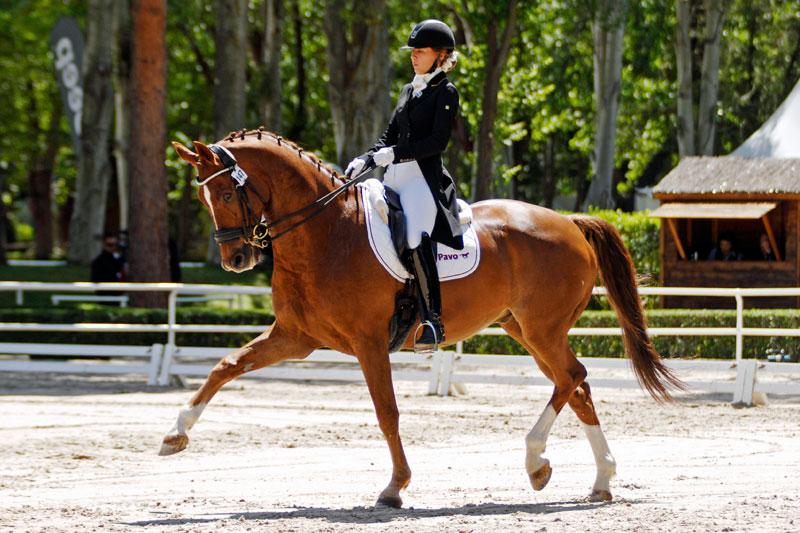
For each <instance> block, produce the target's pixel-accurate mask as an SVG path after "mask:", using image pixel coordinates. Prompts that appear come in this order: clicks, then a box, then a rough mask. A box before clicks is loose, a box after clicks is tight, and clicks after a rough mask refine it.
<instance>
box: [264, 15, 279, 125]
mask: <svg viewBox="0 0 800 533" xmlns="http://www.w3.org/2000/svg"><path fill="white" fill-rule="evenodd" d="M281 28H283V0H264V41H263V45H262V48H261V63H262V66H261V72H262V77H261V79H262V80H263V85H262V87H261V94H260V104H261V105H260V108H261V121H262V122H263V124H264V127H266V128H267V129H268V130H270V131H274V132H280V131H281V44H282V42H283V32H282V30H281Z"/></svg>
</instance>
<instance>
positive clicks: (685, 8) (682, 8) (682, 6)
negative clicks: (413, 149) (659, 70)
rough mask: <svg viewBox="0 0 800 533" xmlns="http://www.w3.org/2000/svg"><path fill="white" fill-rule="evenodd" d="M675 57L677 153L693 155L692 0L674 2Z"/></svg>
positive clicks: (681, 155)
mask: <svg viewBox="0 0 800 533" xmlns="http://www.w3.org/2000/svg"><path fill="white" fill-rule="evenodd" d="M675 10H676V14H677V21H678V23H677V26H676V28H675V57H676V66H677V70H678V153H679V154H680V157H681V158H684V157H686V156H690V155H694V154H695V141H694V107H693V106H694V100H693V96H692V40H691V36H690V30H691V27H692V0H676V1H675Z"/></svg>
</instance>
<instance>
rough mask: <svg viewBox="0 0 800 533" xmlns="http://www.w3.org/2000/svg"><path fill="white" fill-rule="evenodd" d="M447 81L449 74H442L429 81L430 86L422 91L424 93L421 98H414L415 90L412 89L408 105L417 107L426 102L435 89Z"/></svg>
mask: <svg viewBox="0 0 800 533" xmlns="http://www.w3.org/2000/svg"><path fill="white" fill-rule="evenodd" d="M446 81H447V74H446V73H444V72H440V73H439V74H437V75H436V76H434V77H433V78H431V79H430V80H429V81H428V85H427V86H426V87H425V88H424V89H422V93H421V94H420V95H419V96H416V97H414V96H413V90H414V89H413V88H412V89H411V91H412V92H409V95H408V100H407V102H406V103H407V104H411V105H417V104H418V103H420V102H421V101H423V100H425V98H427V97H428V96H430V94H431V93H432V92H433V89H435V88H436V87H438V86H440V85H441V84H442V83H445V82H446Z"/></svg>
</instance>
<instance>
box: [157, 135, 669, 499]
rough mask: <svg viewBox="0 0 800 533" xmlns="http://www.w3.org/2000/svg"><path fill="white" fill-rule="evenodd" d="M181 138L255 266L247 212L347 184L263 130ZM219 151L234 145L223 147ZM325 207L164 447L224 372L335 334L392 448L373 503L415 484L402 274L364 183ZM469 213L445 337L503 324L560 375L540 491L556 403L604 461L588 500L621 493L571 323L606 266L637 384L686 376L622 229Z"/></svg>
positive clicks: (530, 458)
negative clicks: (473, 244)
mask: <svg viewBox="0 0 800 533" xmlns="http://www.w3.org/2000/svg"><path fill="white" fill-rule="evenodd" d="M173 145H174V147H175V149H176V150H177V152H178V154H179V155H180V157H181V158H182V159H184V160H185V161H186V162H187V163H189V164H191V165H192V166H194V167H195V168H196V169H197V172H198V178H197V180H198V184H199V185H200V188H199V194H198V195H199V197H200V201H201V202H202V203H203V204H204V205H205V206H206V208H207V209H208V210H209V212H210V213H211V217H212V219H213V221H214V226H215V228H216V230H218V231H217V235H218V237H219V236H220V235H225V238H220V239H218V240H219V241H220V250H221V258H222V266H223V268H225V269H226V270H231V271H234V272H242V271H244V270H248V269H251V268H253V266H255V265H256V263H257V261H258V260H259V249H258V248H257V247H255V246H253V241H252V240H251V239H249V238H246V237H245V235H244V233H242V232H241V231H240V228H244V231H245V232H247V231H250V229H249V228H247V227H245V226H247V220H251V221H252V220H253V217H256V218H258V219H259V220H261V221H262V224H261V225H262V226H263V224H264V223H263V221H264V220H265V221H267V222H270V221H273V222H274V221H276V220H280V219H282V217H284V216H285V215H286V214H287V213H293V212H294V211H297V210H301V212H302V209H303V207H305V206H308V205H311V204H313V202H314V201H315V200H316V199H318V198H320V197H323V196H325V195H326V194H328V193H330V192H331V191H333V190H335V189H336V188H337V187H339V186H340V185H342V183H343V182H342V178H341V177H340V176H338V175H337V174H336V173H335V172H334V171H333V170H332V169H330V168H329V167H327V166H325V165H324V164H322V163H321V162H320V161H319V160H318V159H317V158H316V157H314V156H313V155H311V154H308V153H306V152H304V151H303V150H302V149H301V148H299V147H298V146H297V145H295V144H293V143H290V142H287V141H285V140H283V139H281V138H280V137H277V136H275V135H273V134H269V133H266V132H263V131H262V130H255V131H250V132H245V131H242V132H238V133H236V134H231V135H230V136H229V137H227V138H226V139H225V140H223V141H221V142H220V143H218V144H217V145H216V146H214V145H205V144H203V143H200V142H194V151H192V150H191V149H189V148H187V147H185V146H183V145H181V144H179V143H173ZM220 147H224V148H225V150H221V149H220ZM221 152H224V153H225V154H226V156H227V157H220V154H221ZM231 160H233V161H234V162H235V163H236V164H238V168H237V167H233V166H232V164H231ZM242 170H243V171H244V172H245V173H246V174H247V178H246V179H247V183H246V186H242V187H239V189H238V190H237V180H236V179H234V178H237V179H240V178H241V175H242V172H241V171H242ZM237 198H238V201H237ZM317 214H318V216H315V217H314V218H311V219H309V220H307V221H305V222H304V223H302V224H300V225H298V226H297V227H295V228H294V229H292V230H291V231H288V232H286V233H285V234H283V235H281V237H280V238H278V239H276V240H275V241H274V242H273V244H272V246H273V252H274V271H273V275H272V287H273V292H272V298H273V306H274V310H275V317H276V318H275V322H274V323H273V324H272V326H271V327H270V328H269V329H267V330H266V331H265V332H264V333H262V334H261V335H259V336H258V337H256V338H255V339H253V340H252V341H251V342H249V343H248V344H247V345H245V346H244V347H242V348H240V349H238V350H236V351H234V352H232V353H231V354H229V355H227V356H226V357H224V358H223V359H222V360H220V361H219V363H218V364H217V365H216V366H215V367H214V368H213V369H212V370H211V372H210V374H209V376H208V378H207V379H206V381H205V383H204V384H203V385H202V387H200V389H199V390H198V391H197V393H196V394H195V395H194V396H193V397H192V399H191V400H190V401H189V403H188V405H187V406H186V407H185V408H184V409H182V410H181V411H180V413H179V416H178V419H177V422H176V424H175V426H174V427H173V429H172V430H171V431H170V432H169V433H168V434H167V435H166V436H165V437H164V440H163V444H162V448H161V452H160V453H161V455H170V454H173V453H177V452H179V451H181V450H183V449H184V448H185V447H186V445H187V443H188V440H189V439H188V436H187V432H188V431H189V430H190V429H191V427H192V426H193V425H194V423H195V422H196V421H197V419H198V417H199V416H200V414H201V413H202V411H203V409H204V408H205V407H206V405H207V404H208V402H209V401H210V400H211V398H212V397H213V396H214V394H216V393H217V391H219V389H220V388H221V387H222V386H223V385H224V384H225V383H227V382H229V381H230V380H232V379H234V378H236V377H237V376H240V375H242V374H244V373H245V372H250V371H252V370H256V369H259V368H263V367H266V366H268V365H272V364H275V363H279V362H281V361H284V360H287V359H302V358H304V357H306V356H308V355H309V354H310V353H311V352H313V351H314V350H315V349H317V348H320V347H323V346H326V347H329V348H331V349H333V350H336V351H339V352H342V353H346V354H352V355H354V356H355V357H356V358H357V359H358V362H359V363H360V365H361V368H362V371H363V373H364V378H365V380H366V383H367V387H368V388H369V393H370V396H371V397H372V401H373V403H374V406H375V412H376V414H377V418H378V424H379V426H380V429H381V431H382V432H383V434H384V436H385V437H386V441H387V443H388V445H389V452H390V454H391V458H392V477H391V481H390V482H389V484H388V486H387V487H386V488H385V489H383V491H382V492H381V493H380V495H379V497H378V502H377V503H378V504H382V505H388V506H392V507H400V506H401V505H402V500H401V499H400V491H401V490H403V489H404V488H405V487H406V486H407V485H408V483H409V480H410V479H411V470H410V468H409V466H408V462H407V461H406V457H405V454H404V452H403V445H402V443H401V440H400V431H399V426H398V419H399V414H398V410H397V404H396V401H395V394H394V388H393V384H392V371H391V366H390V363H389V353H388V345H389V328H388V323H389V319H390V317H391V316H392V314H393V311H394V302H395V294H396V292H397V291H398V290H399V289H400V287H401V285H400V283H399V282H397V281H396V280H395V279H394V278H392V276H390V275H389V274H388V273H387V272H386V271H385V270H384V269H383V268H382V267H381V265H380V264H379V263H378V261H377V260H376V259H375V258H374V256H373V252H372V250H371V249H370V246H369V243H368V240H367V232H366V229H365V227H364V224H365V221H364V208H363V206H362V205H361V200H360V195H359V194H354V193H351V192H348V193H347V194H345V195H342V196H339V197H337V198H336V199H335V200H334V201H332V202H331V205H330V206H328V207H327V208H326V209H324V210H322V211H320V212H319V213H317ZM473 216H474V219H473V224H474V225H475V228H476V229H477V232H478V235H479V241H480V245H481V263H480V266H479V267H478V269H477V270H476V271H475V272H474V273H473V274H471V275H470V276H468V277H466V278H462V279H458V280H453V281H447V282H445V283H443V284H442V303H443V318H444V321H445V322H446V325H447V342H448V343H455V342H457V341H460V340H462V339H466V338H468V337H470V336H472V335H474V334H475V333H476V332H478V331H480V330H481V329H483V328H484V327H486V326H489V325H490V324H493V323H499V324H500V325H501V326H502V327H503V328H504V329H505V330H506V331H507V332H508V334H509V335H510V336H511V337H513V338H514V339H516V340H517V341H519V342H520V343H521V344H522V345H523V346H524V347H525V348H526V349H527V350H528V351H529V352H530V354H531V355H532V356H533V359H534V360H535V361H536V364H537V365H538V366H539V368H540V369H541V371H542V372H543V373H544V375H545V376H547V377H548V378H549V379H550V380H551V381H552V382H553V384H554V389H553V394H552V396H551V398H550V401H549V402H548V404H547V406H546V407H545V409H544V411H543V413H542V414H541V416H540V417H539V419H538V421H537V422H536V424H535V425H534V426H533V428H532V429H531V431H530V432H529V433H528V434H527V437H526V439H525V443H526V450H527V453H526V458H525V468H526V470H527V473H528V476H529V478H530V482H531V484H532V486H533V488H534V490H541V489H542V488H544V486H545V485H546V484H547V482H548V481H549V479H550V475H551V472H552V470H551V467H550V463H549V461H548V460H547V459H546V458H544V457H543V456H542V454H543V452H544V450H545V445H546V442H547V437H548V434H549V432H550V429H551V427H552V425H553V422H554V421H555V419H556V416H557V414H558V413H559V412H560V411H561V409H562V408H563V407H564V406H565V405H567V404H569V406H570V407H571V408H572V410H573V411H575V414H576V415H577V416H578V418H579V419H580V422H581V424H582V426H583V428H584V430H585V433H586V436H587V437H588V440H589V442H590V443H591V447H592V451H593V453H594V456H595V460H596V464H597V477H596V480H595V483H594V487H593V490H592V493H591V495H590V498H591V499H594V500H611V491H610V487H609V481H610V479H611V477H612V476H613V475H614V473H615V468H616V464H615V461H614V458H613V456H612V455H611V452H610V451H609V448H608V445H607V443H606V439H605V437H604V435H603V432H602V431H601V429H600V423H599V421H598V418H597V414H596V412H595V408H594V405H593V403H592V396H591V392H590V389H589V384H588V383H587V382H586V369H585V368H584V366H583V365H582V364H581V363H580V362H579V361H578V360H577V359H576V357H575V354H574V353H573V352H572V350H571V349H570V346H569V343H568V342H567V331H568V330H569V329H570V327H571V326H572V325H573V324H574V323H575V321H576V320H577V319H578V317H579V316H580V315H581V313H582V312H583V310H584V308H585V307H586V304H587V302H588V301H589V298H590V297H591V292H592V287H593V285H594V283H595V280H596V278H597V276H598V274H600V275H601V276H602V279H603V281H604V283H605V285H606V287H607V288H608V296H609V299H610V301H611V303H612V305H613V307H614V309H615V310H616V312H617V315H618V317H619V321H620V324H621V326H622V329H623V332H624V343H625V350H626V352H627V354H628V356H629V357H630V358H631V360H632V362H633V369H634V371H635V373H636V375H637V377H638V379H639V381H640V383H641V385H642V386H643V387H644V388H646V389H647V391H648V392H649V393H650V394H651V395H652V396H653V397H654V398H656V399H657V400H668V399H669V398H670V394H669V388H670V387H673V386H676V387H677V386H680V382H679V381H678V380H677V379H676V378H675V377H673V376H672V374H671V373H670V371H669V369H668V368H667V367H666V366H665V365H664V364H663V362H662V360H661V358H660V357H659V355H658V353H657V352H656V351H655V349H654V348H653V345H652V343H651V342H650V340H649V339H648V336H647V333H646V326H645V319H644V313H643V310H642V307H641V303H640V301H639V297H638V290H637V285H636V272H635V269H634V266H633V263H632V261H631V257H630V254H629V253H628V251H627V249H626V248H625V245H624V244H623V242H622V240H621V239H620V236H619V234H618V233H617V231H616V230H615V229H614V227H613V226H612V225H610V224H609V223H607V222H604V221H602V220H600V219H598V218H594V217H589V216H580V215H577V216H576V215H572V216H562V215H560V214H558V213H555V212H554V211H551V210H549V209H545V208H542V207H537V206H535V205H530V204H527V203H523V202H519V201H511V200H488V201H483V202H478V203H476V204H474V205H473ZM259 220H255V222H254V224H255V223H257V222H258V221H259ZM290 222H293V221H292V220H289V221H287V224H288V223H290ZM295 222H296V221H295ZM226 228H228V229H226ZM230 228H234V229H233V230H231V229H230ZM262 229H263V228H262ZM275 229H276V231H277V229H278V228H275ZM219 230H222V231H221V232H220V231H219ZM256 244H258V243H256ZM412 331H413V329H412ZM410 346H411V343H410V342H408V343H407V345H406V347H410Z"/></svg>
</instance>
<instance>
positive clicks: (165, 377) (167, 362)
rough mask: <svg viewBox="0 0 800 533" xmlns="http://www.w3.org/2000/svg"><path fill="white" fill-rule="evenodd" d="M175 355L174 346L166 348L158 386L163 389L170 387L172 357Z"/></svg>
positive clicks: (162, 357) (162, 358) (168, 345)
mask: <svg viewBox="0 0 800 533" xmlns="http://www.w3.org/2000/svg"><path fill="white" fill-rule="evenodd" d="M174 353H175V345H174V344H167V345H166V346H164V355H162V356H161V374H159V376H158V384H159V385H161V386H162V387H166V386H167V385H169V376H170V368H171V367H172V357H173V355H174Z"/></svg>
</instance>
